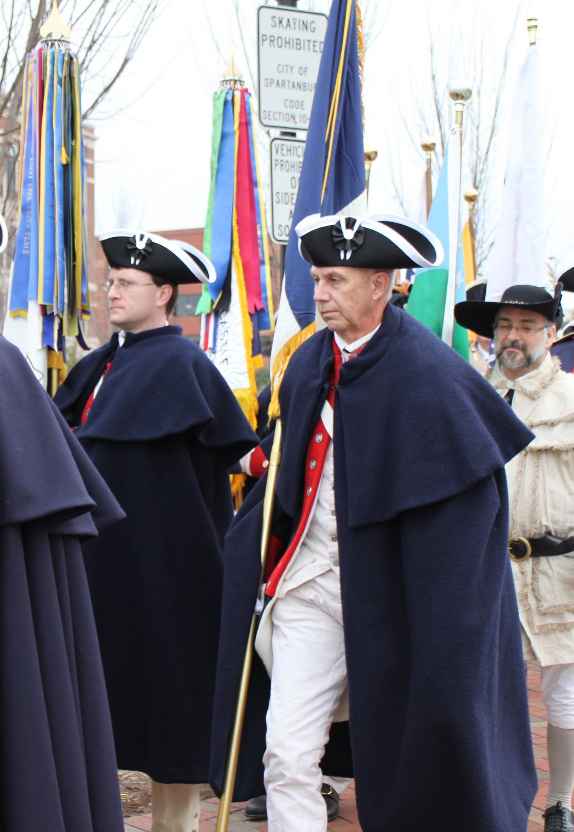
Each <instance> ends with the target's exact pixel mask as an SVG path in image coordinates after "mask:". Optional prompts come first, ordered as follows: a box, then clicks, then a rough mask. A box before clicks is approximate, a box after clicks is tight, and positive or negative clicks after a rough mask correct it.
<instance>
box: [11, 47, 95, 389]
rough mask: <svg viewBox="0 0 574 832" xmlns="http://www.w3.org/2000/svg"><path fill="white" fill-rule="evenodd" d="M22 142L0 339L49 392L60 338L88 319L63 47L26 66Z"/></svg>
mask: <svg viewBox="0 0 574 832" xmlns="http://www.w3.org/2000/svg"><path fill="white" fill-rule="evenodd" d="M22 137H23V140H24V141H23V153H22V156H21V160H20V165H21V169H20V176H19V181H20V189H21V192H20V211H19V221H18V230H17V233H16V245H15V253H14V262H13V268H12V276H11V282H10V290H9V301H8V315H7V316H6V321H5V324H4V334H5V336H6V337H7V338H9V339H10V340H11V341H13V342H14V343H15V344H16V345H17V346H19V347H20V349H21V350H22V352H23V353H24V354H25V355H26V356H27V357H28V359H29V360H30V363H31V364H32V366H33V367H34V370H35V372H36V375H37V376H38V378H40V380H41V381H42V382H43V383H44V385H45V386H47V368H48V367H58V368H60V367H63V366H64V355H63V352H64V343H65V341H64V339H65V336H78V335H79V334H80V320H81V319H82V318H84V317H86V316H87V315H89V292H88V281H87V274H86V181H85V159H84V148H83V137H82V121H81V102H80V74H79V66H78V61H77V59H76V57H75V56H74V55H73V53H72V52H70V50H69V49H68V48H66V47H65V46H63V45H58V44H52V43H45V44H44V43H41V44H40V46H39V47H38V48H37V49H35V50H34V51H33V52H31V53H30V54H29V55H28V57H27V59H26V67H25V71H24V88H23V95H22ZM42 351H43V353H44V354H43V356H42ZM51 386H52V387H54V385H51Z"/></svg>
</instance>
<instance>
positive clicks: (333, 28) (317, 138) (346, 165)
mask: <svg viewBox="0 0 574 832" xmlns="http://www.w3.org/2000/svg"><path fill="white" fill-rule="evenodd" d="M362 51H363V50H362V35H361V23H360V11H359V7H358V3H357V2H356V0H333V3H332V5H331V11H330V13H329V21H328V26H327V33H326V35H325V42H324V45H323V53H322V56H321V63H320V66H319V74H318V77H317V84H316V87H315V94H314V97H313V107H312V110H311V118H310V122H309V131H308V133H307V141H306V144H305V154H304V157H303V166H302V169H301V175H300V178H299V187H298V190H297V197H296V200H295V208H294V210H293V220H292V225H291V231H290V235H289V241H288V244H287V251H286V254H285V271H284V277H283V286H282V291H281V300H280V304H279V311H278V316H277V323H276V328H275V336H274V338H273V348H272V352H271V376H272V384H273V397H272V401H271V405H270V408H269V413H270V416H272V417H276V416H277V415H278V413H279V407H278V392H279V386H280V384H281V380H282V378H283V374H284V372H285V369H286V367H287V364H288V362H289V358H290V357H291V355H292V354H293V352H294V351H295V350H296V349H297V347H299V346H300V344H302V343H303V342H304V341H305V340H306V339H307V338H308V337H310V336H311V335H312V334H313V332H314V331H315V303H314V301H313V281H312V279H311V276H310V273H309V264H308V263H307V262H306V261H305V260H303V258H302V257H301V256H300V254H299V249H298V245H297V236H296V234H295V226H296V225H297V223H298V222H299V221H300V220H302V219H303V218H304V217H306V216H308V215H309V214H315V213H320V214H322V215H324V216H326V215H329V214H337V213H339V212H342V211H343V210H344V209H345V208H346V207H347V206H348V205H349V204H350V203H351V202H353V200H355V199H356V198H357V197H358V196H360V195H361V194H362V193H363V192H364V190H365V160H364V157H365V153H364V146H363V113H362V98H361V86H362V85H361V60H360V55H361V54H362Z"/></svg>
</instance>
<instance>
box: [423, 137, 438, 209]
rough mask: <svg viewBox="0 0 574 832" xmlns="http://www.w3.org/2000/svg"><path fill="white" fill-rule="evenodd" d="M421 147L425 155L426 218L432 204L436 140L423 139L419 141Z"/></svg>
mask: <svg viewBox="0 0 574 832" xmlns="http://www.w3.org/2000/svg"><path fill="white" fill-rule="evenodd" d="M421 147H422V149H423V150H424V152H425V156H426V172H425V183H426V187H425V193H426V209H425V210H426V218H427V220H428V218H429V214H430V209H431V205H432V155H433V153H434V150H435V147H436V142H434V141H433V140H432V139H425V141H424V142H422V143H421Z"/></svg>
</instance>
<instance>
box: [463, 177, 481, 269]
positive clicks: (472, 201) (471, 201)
mask: <svg viewBox="0 0 574 832" xmlns="http://www.w3.org/2000/svg"><path fill="white" fill-rule="evenodd" d="M477 200H478V191H477V190H476V188H469V189H468V191H465V192H464V201H465V202H466V204H467V205H468V231H469V238H470V239H469V243H470V245H469V249H468V256H469V258H470V263H469V265H470V268H471V271H472V274H473V276H474V277H473V279H476V203H477ZM465 255H466V251H465ZM465 259H466V256H465ZM465 272H466V263H465Z"/></svg>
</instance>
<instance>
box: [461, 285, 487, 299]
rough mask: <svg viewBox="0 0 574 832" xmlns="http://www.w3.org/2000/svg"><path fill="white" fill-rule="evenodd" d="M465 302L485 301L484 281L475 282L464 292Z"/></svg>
mask: <svg viewBox="0 0 574 832" xmlns="http://www.w3.org/2000/svg"><path fill="white" fill-rule="evenodd" d="M466 299H467V300H486V281H485V280H477V281H476V282H475V283H472V284H471V285H470V286H469V287H468V288H467V290H466Z"/></svg>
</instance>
